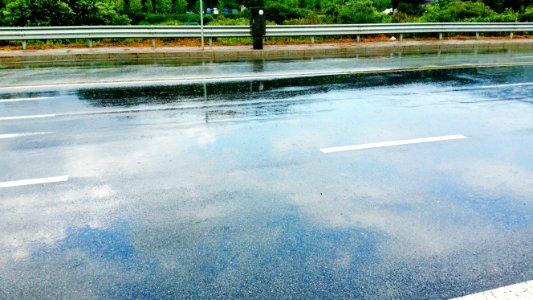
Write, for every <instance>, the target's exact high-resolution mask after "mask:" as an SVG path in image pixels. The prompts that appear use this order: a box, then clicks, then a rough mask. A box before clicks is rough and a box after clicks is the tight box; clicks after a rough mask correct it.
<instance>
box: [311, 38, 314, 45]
mask: <svg viewBox="0 0 533 300" xmlns="http://www.w3.org/2000/svg"><path fill="white" fill-rule="evenodd" d="M314 43H315V37H314V36H311V44H314Z"/></svg>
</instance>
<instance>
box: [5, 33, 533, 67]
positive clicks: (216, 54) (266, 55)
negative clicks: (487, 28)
mask: <svg viewBox="0 0 533 300" xmlns="http://www.w3.org/2000/svg"><path fill="white" fill-rule="evenodd" d="M518 49H533V39H520V40H518V39H517V40H446V41H404V42H398V41H394V42H392V41H391V42H370V43H352V44H314V45H311V44H305V45H273V46H268V45H267V46H265V48H264V49H263V50H253V49H251V47H250V46H215V47H207V48H206V49H205V50H201V49H199V48H198V47H159V48H135V47H113V48H63V49H47V50H0V63H4V64H10V63H27V62H69V61H110V60H153V59H174V60H187V61H202V60H210V61H224V60H256V59H298V58H319V57H354V56H384V55H391V54H404V53H405V54H412V53H420V54H422V53H457V52H472V51H481V52H483V51H487V52H488V51H500V50H501V51H504V50H518Z"/></svg>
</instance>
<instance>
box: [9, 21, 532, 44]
mask: <svg viewBox="0 0 533 300" xmlns="http://www.w3.org/2000/svg"><path fill="white" fill-rule="evenodd" d="M201 31H202V28H201V26H65V27H0V40H19V41H22V42H23V43H22V44H23V48H26V41H28V40H48V39H87V40H88V41H89V47H91V46H92V39H101V38H151V39H152V46H153V47H155V39H156V38H200V36H201ZM203 32H204V36H205V37H207V38H210V39H211V38H219V37H250V36H251V35H250V27H249V26H204V27H203ZM467 32H468V33H476V37H479V33H482V32H506V33H509V34H510V38H512V35H513V33H516V32H533V22H527V23H385V24H346V25H279V26H277V25H269V26H267V28H266V37H283V36H292V37H294V36H310V37H311V41H312V42H313V41H314V37H315V36H357V40H358V41H359V38H360V36H361V35H367V34H400V40H402V39H403V34H408V33H438V34H439V38H441V39H442V35H443V34H444V33H467Z"/></svg>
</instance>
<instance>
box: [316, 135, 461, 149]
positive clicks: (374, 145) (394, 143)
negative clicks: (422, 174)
mask: <svg viewBox="0 0 533 300" xmlns="http://www.w3.org/2000/svg"><path fill="white" fill-rule="evenodd" d="M458 139H466V136H464V135H462V134H455V135H446V136H438V137H429V138H420V139H410V140H401V141H390V142H380V143H370V144H362V145H353V146H342V147H332V148H322V149H320V151H321V152H323V153H334V152H342V151H354V150H364V149H371V148H382V147H393V146H401V145H410V144H421V143H431V142H442V141H449V140H458Z"/></svg>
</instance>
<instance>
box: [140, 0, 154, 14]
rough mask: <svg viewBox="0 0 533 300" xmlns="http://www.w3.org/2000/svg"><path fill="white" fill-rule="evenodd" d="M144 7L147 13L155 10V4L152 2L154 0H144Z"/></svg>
mask: <svg viewBox="0 0 533 300" xmlns="http://www.w3.org/2000/svg"><path fill="white" fill-rule="evenodd" d="M143 9H144V11H145V12H147V13H152V12H154V4H153V3H152V0H144V3H143Z"/></svg>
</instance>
